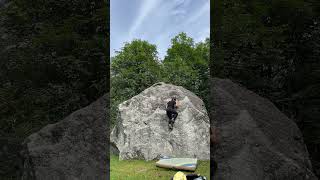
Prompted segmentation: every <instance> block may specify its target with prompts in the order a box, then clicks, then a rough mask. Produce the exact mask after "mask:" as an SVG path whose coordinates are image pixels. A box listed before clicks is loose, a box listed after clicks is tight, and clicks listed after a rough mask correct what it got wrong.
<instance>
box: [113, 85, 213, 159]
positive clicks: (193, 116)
mask: <svg viewBox="0 0 320 180" xmlns="http://www.w3.org/2000/svg"><path fill="white" fill-rule="evenodd" d="M172 96H175V97H176V98H177V100H178V101H179V103H180V107H179V108H178V113H179V115H178V117H177V119H176V122H175V124H174V127H173V130H172V131H170V130H169V129H168V117H167V115H166V111H165V109H166V104H167V102H168V101H170V100H171V97H172ZM118 110H119V115H118V124H117V125H116V126H115V128H114V129H113V131H112V133H111V137H110V138H111V143H113V144H114V145H115V146H116V147H117V148H118V149H119V158H120V159H135V158H137V159H145V160H152V159H156V158H157V157H159V156H160V155H166V156H173V157H196V158H199V159H209V158H210V145H209V144H210V138H209V136H210V134H209V127H210V122H209V117H208V115H207V111H206V108H205V106H204V104H203V102H202V100H201V99H200V98H198V97H197V96H196V95H195V94H193V93H192V92H190V91H188V90H186V89H184V88H183V87H181V86H174V85H171V84H165V83H157V84H154V85H153V86H151V87H150V88H148V89H146V90H144V91H143V92H142V93H140V94H139V95H137V96H134V97H133V98H131V99H129V100H127V101H125V102H123V103H122V104H120V105H119V107H118Z"/></svg>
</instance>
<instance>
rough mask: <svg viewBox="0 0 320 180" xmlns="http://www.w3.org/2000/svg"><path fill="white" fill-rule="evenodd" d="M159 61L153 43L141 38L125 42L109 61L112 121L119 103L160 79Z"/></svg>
mask: <svg viewBox="0 0 320 180" xmlns="http://www.w3.org/2000/svg"><path fill="white" fill-rule="evenodd" d="M160 72H161V69H160V62H159V61H158V57H157V49H156V46H155V45H152V44H150V43H148V42H147V41H142V40H133V41H132V42H130V43H126V44H125V45H124V47H123V48H122V49H121V51H118V52H117V54H116V56H115V57H113V58H112V61H111V101H112V102H111V112H112V115H111V117H112V123H114V121H115V118H116V113H117V112H116V109H117V106H118V105H119V103H121V102H123V101H125V100H127V99H129V98H131V97H133V96H134V95H137V94H139V93H140V92H142V91H143V90H144V89H146V88H148V87H149V86H151V85H153V84H154V83H156V82H158V81H160V79H161V77H160Z"/></svg>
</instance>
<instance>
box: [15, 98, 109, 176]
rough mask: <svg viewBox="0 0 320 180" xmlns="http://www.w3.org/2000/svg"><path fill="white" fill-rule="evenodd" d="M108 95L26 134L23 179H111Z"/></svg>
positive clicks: (23, 154)
mask: <svg viewBox="0 0 320 180" xmlns="http://www.w3.org/2000/svg"><path fill="white" fill-rule="evenodd" d="M107 98H108V96H107V95H105V96H103V97H101V98H100V99H98V100H97V101H95V102H94V103H92V104H90V105H89V106H87V107H85V108H82V109H80V110H78V111H75V112H74V113H72V114H70V115H69V116H68V117H66V118H65V119H63V120H62V121H59V122H58V123H55V124H50V125H47V126H45V127H44V128H42V129H41V130H40V131H38V132H36V133H34V134H32V135H30V136H29V137H28V138H26V140H25V141H24V143H23V151H22V152H21V155H22V157H23V166H24V168H23V177H22V179H23V180H26V179H47V180H51V179H52V180H56V179H59V180H64V179H66V180H67V179H68V180H76V179H77V180H78V179H101V180H102V179H107V177H108V176H109V172H108V169H107V164H108V158H107V151H108V148H107V145H108V144H107V140H108V133H107V116H106V115H107V113H108V112H107V100H108V99H107Z"/></svg>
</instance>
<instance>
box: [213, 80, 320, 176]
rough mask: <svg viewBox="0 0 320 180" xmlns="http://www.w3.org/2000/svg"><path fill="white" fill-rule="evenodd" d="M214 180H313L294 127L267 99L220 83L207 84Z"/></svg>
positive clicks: (225, 81) (243, 89)
mask: <svg viewBox="0 0 320 180" xmlns="http://www.w3.org/2000/svg"><path fill="white" fill-rule="evenodd" d="M211 90H212V94H211V96H212V97H211V100H212V101H211V103H212V104H211V108H210V110H211V111H210V113H211V114H210V116H211V117H210V118H212V121H211V122H212V127H214V128H216V129H217V136H218V140H219V141H218V143H217V144H216V145H215V146H213V148H214V153H213V154H212V155H213V158H214V159H215V160H216V162H217V164H218V169H217V171H216V173H215V179H217V180H242V179H243V180H273V179H277V180H288V179H294V180H300V179H301V180H303V179H312V180H313V179H317V178H316V177H315V175H314V174H313V173H312V167H311V163H310V160H309V156H308V151H307V149H306V146H305V144H304V142H303V137H302V135H301V132H300V131H299V129H298V127H297V125H296V124H295V123H294V122H293V121H292V120H291V119H289V118H288V117H286V116H285V115H284V114H283V113H281V112H280V111H279V110H278V109H277V108H276V107H275V106H274V105H273V104H272V103H271V102H270V101H269V100H267V99H265V98H262V97H260V96H258V95H257V94H255V93H253V92H251V91H249V90H247V89H245V88H243V87H241V86H239V85H237V84H235V83H233V82H231V81H230V80H224V79H213V80H212V83H211Z"/></svg>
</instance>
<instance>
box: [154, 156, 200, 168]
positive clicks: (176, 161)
mask: <svg viewBox="0 0 320 180" xmlns="http://www.w3.org/2000/svg"><path fill="white" fill-rule="evenodd" d="M197 162H198V161H197V159H196V158H165V159H160V160H159V161H157V162H156V166H158V167H163V168H170V169H178V170H186V171H195V170H196V168H197Z"/></svg>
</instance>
